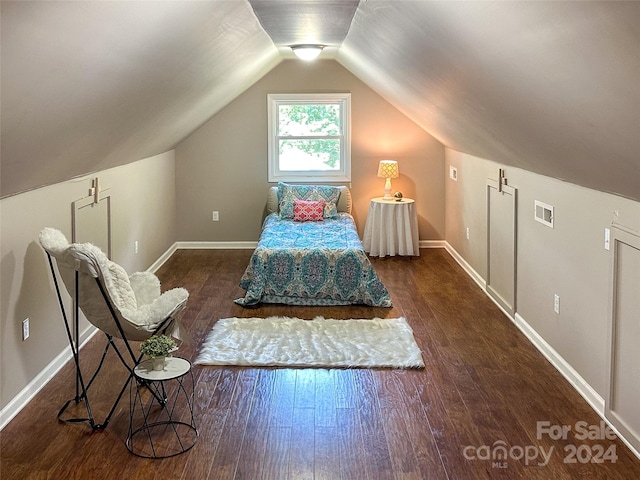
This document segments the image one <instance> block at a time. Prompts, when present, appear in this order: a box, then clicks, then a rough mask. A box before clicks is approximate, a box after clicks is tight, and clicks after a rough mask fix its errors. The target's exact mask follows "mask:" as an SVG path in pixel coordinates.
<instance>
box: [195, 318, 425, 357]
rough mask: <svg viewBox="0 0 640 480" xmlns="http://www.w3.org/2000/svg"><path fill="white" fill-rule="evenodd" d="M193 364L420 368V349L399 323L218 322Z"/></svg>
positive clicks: (403, 323) (406, 327) (403, 322)
mask: <svg viewBox="0 0 640 480" xmlns="http://www.w3.org/2000/svg"><path fill="white" fill-rule="evenodd" d="M195 363H196V364H200V365H252V366H263V367H266V366H278V367H390V368H424V362H423V360H422V354H421V352H420V348H418V345H417V344H416V341H415V339H414V338H413V331H412V330H411V327H409V325H408V324H407V321H406V320H405V319H404V318H390V319H380V318H375V319H373V320H332V319H325V318H323V317H316V318H315V319H313V320H301V319H299V318H287V317H269V318H223V319H221V320H218V322H217V323H216V324H215V326H214V327H213V329H212V330H211V332H210V333H209V335H208V337H207V339H206V340H205V342H204V344H203V345H202V348H201V351H200V355H199V356H198V358H197V359H196V361H195Z"/></svg>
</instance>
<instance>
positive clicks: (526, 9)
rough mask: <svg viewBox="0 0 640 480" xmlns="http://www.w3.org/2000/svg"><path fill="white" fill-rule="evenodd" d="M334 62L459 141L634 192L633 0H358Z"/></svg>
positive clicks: (637, 23)
mask: <svg viewBox="0 0 640 480" xmlns="http://www.w3.org/2000/svg"><path fill="white" fill-rule="evenodd" d="M338 61H339V62H340V63H342V64H343V65H344V66H345V67H346V68H348V69H349V70H351V71H352V73H354V74H355V75H357V76H358V77H360V79H362V80H363V81H364V82H366V83H368V84H369V86H371V87H372V88H374V89H375V90H377V91H378V92H379V93H381V94H382V95H383V96H385V97H386V98H387V99H388V100H389V101H391V103H393V104H394V105H396V107H398V108H400V109H401V110H402V111H404V112H405V113H406V114H407V115H408V116H409V117H411V118H412V119H413V120H414V121H416V122H417V123H418V124H419V125H421V126H422V127H423V128H424V129H426V130H427V131H429V132H430V133H431V134H432V135H433V136H435V137H436V138H438V139H439V140H440V141H441V142H442V143H443V144H444V145H446V146H449V147H452V148H454V149H456V150H459V151H461V152H465V153H469V154H472V155H475V156H479V157H483V158H487V159H491V160H495V161H498V162H502V163H505V164H507V165H513V166H518V167H521V168H524V169H526V170H530V171H534V172H537V173H541V174H544V175H547V176H551V177H555V178H560V179H564V180H568V181H570V182H573V183H576V184H580V185H583V186H587V187H590V188H593V189H597V190H601V191H606V192H611V193H616V194H619V195H623V196H627V197H630V198H633V199H635V200H638V199H640V2H544V1H535V2H488V1H481V2H455V1H454V2H438V1H424V2H420V1H386V2H382V1H375V0H370V1H367V2H361V3H360V6H359V8H358V11H357V12H356V15H355V17H354V19H353V22H352V25H351V29H350V30H349V35H347V38H346V39H345V41H344V43H343V45H342V47H341V48H340V50H339V52H338Z"/></svg>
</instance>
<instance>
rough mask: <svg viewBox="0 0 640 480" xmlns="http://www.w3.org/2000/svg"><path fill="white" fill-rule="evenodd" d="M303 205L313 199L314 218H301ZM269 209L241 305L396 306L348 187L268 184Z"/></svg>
mask: <svg viewBox="0 0 640 480" xmlns="http://www.w3.org/2000/svg"><path fill="white" fill-rule="evenodd" d="M301 204H304V207H305V208H306V207H307V206H308V205H310V204H313V208H315V209H316V211H315V215H316V218H315V219H314V220H309V219H302V220H301V219H300V218H299V215H298V213H300V210H299V207H300V205H301ZM320 207H322V212H321V213H320V211H319V210H320ZM309 208H311V207H309ZM267 212H268V215H267V217H266V219H265V220H264V223H263V226H262V233H261V235H260V240H259V241H258V246H257V248H256V249H255V251H254V252H253V254H252V256H251V259H250V261H249V265H248V266H247V268H246V270H245V272H244V275H243V276H242V279H241V280H240V287H242V288H243V289H244V290H246V294H245V296H244V297H242V298H238V299H236V300H235V302H236V303H237V304H239V305H242V306H245V307H248V306H252V305H256V304H258V303H283V304H288V305H351V304H364V305H370V306H376V307H391V306H392V303H391V298H390V296H389V292H388V291H387V289H386V288H385V286H384V285H383V284H382V282H381V281H380V279H379V278H378V275H377V273H376V272H375V270H374V269H373V266H372V265H371V262H370V261H369V258H368V257H367V254H366V253H365V251H364V248H363V246H362V242H361V241H360V238H359V237H358V232H357V230H356V226H355V223H354V221H353V217H352V216H351V214H350V212H351V194H350V192H349V189H348V188H347V187H327V186H319V185H316V186H302V185H296V186H293V185H287V184H283V183H280V184H279V185H278V187H271V188H270V189H269V197H268V201H267ZM318 215H321V216H322V218H321V219H318V218H317V216H318Z"/></svg>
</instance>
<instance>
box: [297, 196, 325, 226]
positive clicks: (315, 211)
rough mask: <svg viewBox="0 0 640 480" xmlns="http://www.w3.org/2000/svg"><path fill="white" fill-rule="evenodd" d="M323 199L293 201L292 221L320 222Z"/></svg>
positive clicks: (322, 217)
mask: <svg viewBox="0 0 640 480" xmlns="http://www.w3.org/2000/svg"><path fill="white" fill-rule="evenodd" d="M325 206H326V202H325V201H324V200H298V199H297V198H296V199H295V200H294V201H293V221H294V222H322V221H323V220H324V207H325Z"/></svg>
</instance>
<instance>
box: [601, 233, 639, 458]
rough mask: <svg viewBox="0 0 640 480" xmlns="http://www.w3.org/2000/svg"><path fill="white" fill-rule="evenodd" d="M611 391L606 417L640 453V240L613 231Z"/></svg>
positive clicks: (634, 236) (630, 235) (606, 404)
mask: <svg viewBox="0 0 640 480" xmlns="http://www.w3.org/2000/svg"><path fill="white" fill-rule="evenodd" d="M611 240H612V242H611V245H612V246H613V249H612V254H613V255H612V272H613V274H612V276H611V278H612V285H611V299H612V302H611V321H610V323H609V340H610V341H609V346H610V349H609V382H608V387H609V391H608V392H607V396H606V399H605V416H606V417H607V419H609V421H611V423H612V424H613V425H614V426H615V427H616V428H617V429H618V430H619V431H620V433H622V434H623V435H624V436H625V438H627V439H628V440H629V441H630V442H631V443H632V444H633V445H634V447H635V448H636V449H640V348H638V346H639V345H640V237H639V236H637V235H635V234H633V233H631V232H629V231H625V230H623V229H620V228H617V227H613V228H612V229H611Z"/></svg>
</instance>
